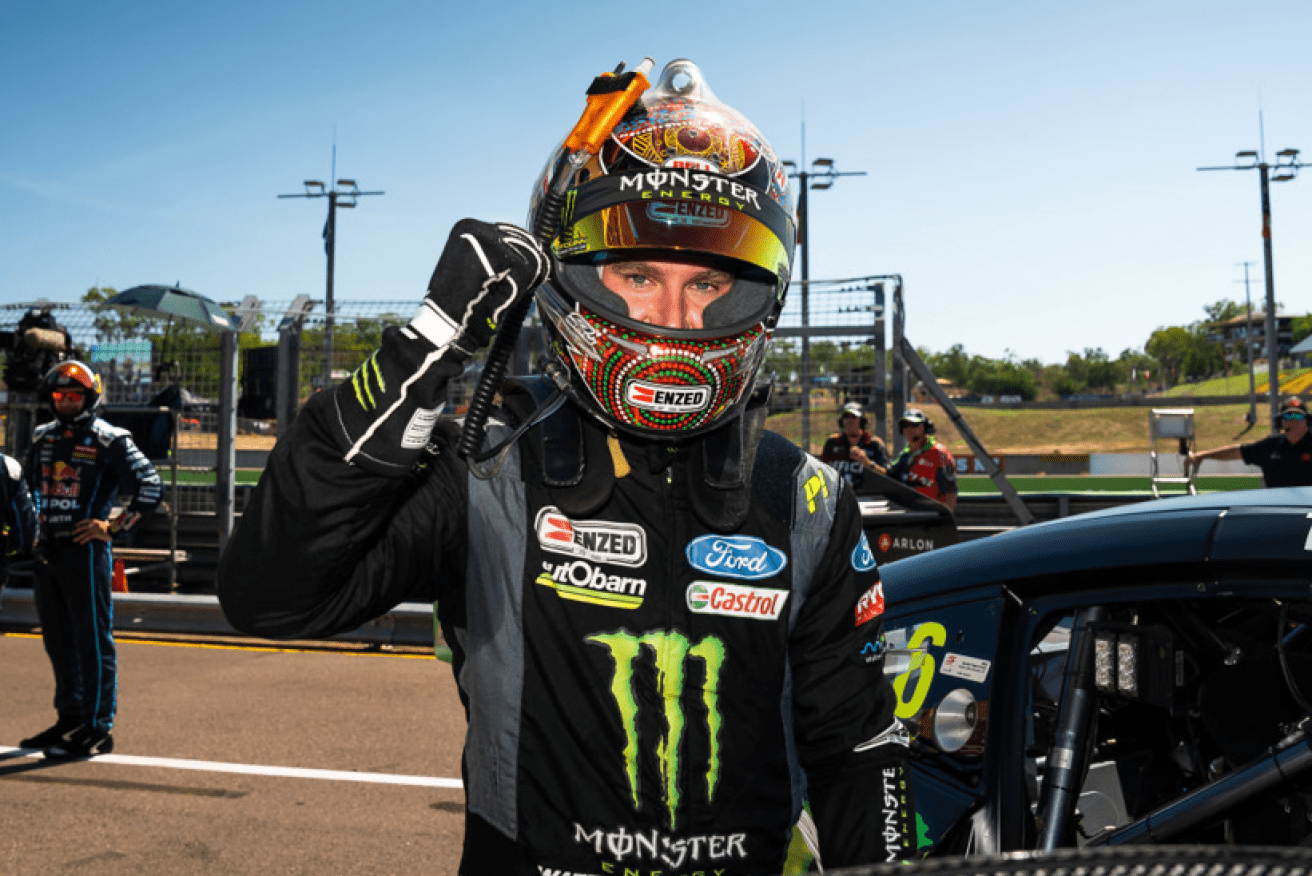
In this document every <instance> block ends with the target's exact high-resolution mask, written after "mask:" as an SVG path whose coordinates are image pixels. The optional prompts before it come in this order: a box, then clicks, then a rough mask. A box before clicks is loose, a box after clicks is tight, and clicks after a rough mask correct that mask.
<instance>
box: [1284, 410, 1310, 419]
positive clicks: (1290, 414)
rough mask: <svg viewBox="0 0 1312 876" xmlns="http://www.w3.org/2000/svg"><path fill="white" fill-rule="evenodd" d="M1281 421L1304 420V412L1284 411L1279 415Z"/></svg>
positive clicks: (1305, 417) (1305, 415) (1305, 416)
mask: <svg viewBox="0 0 1312 876" xmlns="http://www.w3.org/2000/svg"><path fill="white" fill-rule="evenodd" d="M1280 419H1282V420H1306V419H1307V414H1306V413H1305V412H1304V411H1285V412H1284V413H1283V414H1281V415H1280Z"/></svg>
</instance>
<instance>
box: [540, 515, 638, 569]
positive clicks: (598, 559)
mask: <svg viewBox="0 0 1312 876" xmlns="http://www.w3.org/2000/svg"><path fill="white" fill-rule="evenodd" d="M533 529H534V530H535V531H536V532H537V536H538V544H540V545H541V546H542V549H543V550H547V551H551V552H552V553H557V554H565V555H566V556H571V557H582V558H583V559H585V560H592V561H593V562H594V563H615V564H616V565H618V566H641V565H642V564H643V563H645V562H647V532H646V531H645V530H644V529H643V528H642V527H641V526H636V525H634V524H632V523H611V522H610V521H608V520H570V519H569V518H568V517H566V516H565V515H564V514H561V513H560V509H559V508H556V507H555V506H554V505H548V506H547V507H545V508H543V509H542V510H541V511H539V512H538V516H537V519H536V520H534V522H533Z"/></svg>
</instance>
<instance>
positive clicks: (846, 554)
mask: <svg viewBox="0 0 1312 876" xmlns="http://www.w3.org/2000/svg"><path fill="white" fill-rule="evenodd" d="M562 167H563V168H564V170H563V172H566V173H570V174H572V179H571V180H570V192H569V198H568V200H567V204H569V205H570V207H569V209H568V210H567V212H566V213H565V214H563V215H562V216H561V217H560V220H559V222H558V223H556V224H554V225H553V226H552V227H551V229H550V231H551V235H550V236H551V238H552V245H551V248H550V250H549V251H547V252H544V251H543V250H542V249H541V248H539V246H538V244H537V243H536V242H535V241H534V239H533V238H532V237H530V236H529V235H527V234H526V233H525V232H523V231H521V230H519V229H517V228H514V227H512V226H508V225H487V224H484V223H481V222H477V221H474V220H463V221H461V222H459V223H458V224H457V225H456V226H455V228H454V229H453V231H452V232H451V235H450V237H449V239H448V241H447V245H446V248H445V250H444V251H443V253H442V255H441V258H440V259H439V261H438V264H437V268H436V270H435V271H434V273H433V275H432V278H431V280H430V282H429V291H428V295H427V297H426V299H425V300H424V302H423V304H422V305H421V307H420V309H419V312H418V314H417V315H416V316H415V318H414V319H413V320H412V321H411V322H410V323H409V324H408V325H407V326H405V327H404V328H390V329H388V330H387V331H386V332H385V333H384V337H383V342H382V346H381V348H380V349H379V350H378V351H377V352H376V353H375V354H374V355H373V356H372V357H371V358H370V359H369V360H368V361H367V362H366V363H365V364H364V365H363V366H362V367H361V368H360V369H359V370H358V371H357V372H356V373H355V374H354V375H353V376H352V377H351V379H350V380H349V381H347V382H344V383H343V384H342V385H341V386H339V387H337V388H336V389H335V390H334V391H333V392H331V393H322V394H320V395H318V396H316V397H314V398H312V399H311V400H310V401H309V402H307V404H306V406H305V407H304V408H303V409H302V411H301V412H300V414H299V416H298V417H297V419H296V421H295V423H294V425H293V427H292V429H291V431H290V432H289V433H288V434H287V435H285V436H284V437H282V438H281V439H280V440H279V442H278V444H277V446H276V447H275V449H274V451H273V453H272V456H271V459H270V461H269V465H268V467H267V468H266V469H265V471H264V474H263V476H262V478H261V480H260V484H259V486H258V487H257V489H256V491H255V494H254V496H253V498H252V501H251V503H250V504H249V505H248V507H247V510H246V512H245V514H244V515H243V517H242V519H241V522H240V525H239V526H238V528H237V531H236V532H235V534H234V537H233V539H232V540H231V542H230V544H229V546H228V548H227V550H226V551H225V554H224V556H223V558H222V561H221V564H220V571H219V598H220V601H221V604H222V606H223V608H224V611H225V612H226V613H227V616H228V618H229V620H230V621H231V622H232V623H233V624H234V625H235V626H236V627H237V628H238V629H241V630H244V631H246V632H248V633H253V634H257V635H262V636H268V637H305V636H311V637H317V636H328V635H331V634H333V633H335V632H338V631H341V630H346V629H350V628H353V627H355V626H358V625H359V624H361V623H362V622H365V621H367V620H368V619H370V618H373V617H376V616H378V615H379V614H381V613H383V612H385V611H386V610H387V609H389V608H390V607H391V606H393V605H395V604H397V603H398V602H401V601H402V600H424V601H431V600H436V601H437V612H438V618H439V620H440V622H441V625H442V631H443V635H444V638H445V640H446V642H447V644H448V645H450V647H451V649H452V652H453V668H454V671H455V674H456V679H457V681H458V685H459V689H460V692H461V696H462V699H463V701H464V703H465V706H466V710H467V714H468V721H469V724H468V732H467V736H466V740H465V752H464V778H465V791H466V818H465V843H464V855H463V861H462V865H461V871H460V872H462V873H468V874H473V873H497V874H533V876H541V874H542V873H548V872H551V873H579V874H583V873H595V874H601V873H622V872H641V873H644V874H648V873H655V872H660V873H663V874H683V873H693V872H706V873H711V872H720V873H725V874H747V873H751V874H765V873H777V872H779V871H780V870H781V869H782V866H783V861H784V856H785V851H786V846H787V844H788V841H789V834H790V827H791V825H792V824H793V823H794V821H795V820H796V819H797V817H798V815H799V813H800V812H801V808H802V803H803V800H804V798H805V799H809V801H810V805H811V809H812V812H813V814H814V818H815V821H816V823H817V825H818V828H819V837H820V850H821V852H822V854H823V860H824V863H825V865H826V866H829V867H836V866H845V865H855V864H862V863H870V862H884V861H890V860H897V859H900V858H904V857H907V856H909V855H911V854H912V852H913V849H914V841H913V839H912V835H913V830H912V825H913V824H914V812H913V804H912V801H911V799H910V791H909V788H908V786H907V774H906V766H905V757H906V737H905V735H904V733H903V732H902V729H901V727H900V725H899V724H898V723H897V722H896V720H895V719H894V717H893V706H894V698H893V695H892V691H891V688H890V686H889V684H888V682H887V681H886V680H885V678H884V676H883V674H882V664H883V653H882V652H883V632H882V619H881V613H882V611H883V592H882V588H881V585H880V582H879V575H878V571H877V570H876V568H875V563H874V559H873V556H872V554H871V551H870V547H869V545H868V544H867V542H866V540H865V537H864V536H863V534H862V530H861V520H860V513H859V510H858V507H857V503H856V500H855V498H854V496H853V495H852V493H851V491H850V489H849V488H848V487H847V486H845V485H844V484H843V482H842V481H841V479H839V478H838V477H837V476H836V475H835V473H834V472H833V470H832V469H830V468H829V467H827V466H823V465H820V464H818V463H816V462H815V460H813V459H812V458H810V457H808V456H806V455H805V454H803V453H802V452H801V451H800V450H799V449H797V448H796V447H794V446H793V445H792V444H790V443H789V442H787V441H785V440H784V439H782V438H780V437H777V436H775V435H773V434H771V433H768V432H765V431H764V429H763V425H764V418H765V412H766V407H765V403H766V400H767V396H768V388H765V387H757V386H756V385H755V384H756V375H757V371H758V369H759V367H760V365H761V363H762V360H763V355H764V352H765V348H766V345H767V343H768V339H769V336H770V334H771V331H772V329H773V327H774V325H775V321H776V319H777V318H778V315H779V311H780V309H781V308H782V306H783V303H784V297H785V290H786V288H787V283H788V276H789V269H790V265H791V261H792V254H793V243H794V239H795V231H794V225H793V214H792V210H791V203H790V200H789V195H788V189H787V175H786V173H785V170H784V168H783V166H782V164H781V162H780V161H779V160H778V158H777V157H776V156H775V154H774V152H773V151H772V150H771V148H770V146H769V144H768V143H767V142H766V141H765V140H764V138H762V137H761V136H760V134H759V133H758V132H757V131H756V129H755V128H754V127H752V126H751V124H750V123H749V122H748V121H747V120H746V119H745V118H743V117H742V116H741V115H739V114H738V113H737V112H735V111H734V110H732V109H730V108H728V107H727V106H725V105H723V104H722V103H720V102H719V101H718V100H717V99H716V98H715V97H714V95H713V94H712V93H711V92H710V90H709V89H708V88H707V87H706V84H705V81H704V79H703V77H702V75H701V72H700V71H699V70H698V68H697V67H696V66H695V65H693V64H692V63H690V62H688V61H675V62H672V63H671V64H670V65H669V66H667V67H666V68H665V70H664V72H663V73H662V75H661V77H660V79H659V81H658V83H657V85H656V86H655V87H654V88H653V89H652V90H651V91H649V92H647V94H645V95H644V96H643V98H642V100H641V102H640V103H639V104H638V105H637V106H636V107H635V108H634V109H633V110H632V111H631V112H630V113H629V114H628V115H626V116H625V117H624V119H623V120H622V121H621V122H620V123H619V126H618V127H617V128H616V129H615V130H614V132H613V134H612V135H611V136H610V137H609V139H608V140H607V141H606V143H605V144H604V146H603V147H602V148H601V151H600V154H599V155H597V156H595V157H593V158H592V159H590V160H589V161H588V163H587V164H586V165H577V164H568V163H563V162H561V161H560V160H559V155H557V156H553V158H552V160H551V161H549V162H548V164H547V168H548V171H546V172H544V176H543V179H542V180H540V181H539V185H538V187H537V188H536V190H535V191H536V196H535V199H534V205H533V210H534V211H538V210H541V209H543V201H542V199H541V197H540V196H541V195H542V193H543V192H544V191H546V185H547V183H548V178H549V177H551V175H552V172H553V168H562ZM532 218H534V220H535V221H536V220H537V219H538V218H539V216H538V215H537V213H536V212H535V215H534V217H532ZM549 273H550V280H548V281H547V282H546V283H545V285H540V284H543V281H544V279H546V278H547V276H548V274H549ZM539 286H540V288H538V287H539ZM534 288H538V291H537V298H536V300H537V304H538V308H539V312H540V313H541V315H542V318H543V324H544V327H545V330H546V333H547V336H548V339H549V345H550V354H551V357H552V361H551V362H550V363H549V364H548V366H547V371H548V373H549V375H550V377H548V378H536V379H526V380H523V381H520V382H518V383H516V384H511V385H507V386H506V387H505V388H503V403H502V405H501V407H500V408H499V409H498V410H496V411H494V415H493V418H492V420H491V421H490V426H489V427H488V430H487V435H486V440H485V445H484V447H485V453H483V454H481V456H485V457H487V458H486V459H485V460H484V461H482V462H479V461H476V460H469V461H468V462H467V461H465V460H461V459H460V458H458V457H457V455H456V454H455V453H454V452H453V450H452V448H453V446H455V445H456V443H457V441H456V430H457V429H458V426H457V425H456V424H454V423H452V422H450V421H448V420H446V419H444V418H439V415H438V410H439V408H440V407H441V405H442V402H443V399H444V397H445V391H446V384H447V381H449V380H450V379H451V378H453V377H454V376H456V375H458V374H460V372H461V370H462V368H463V367H464V363H465V362H466V361H467V359H468V358H469V356H470V354H471V353H472V352H473V351H475V350H476V349H478V348H479V347H482V346H484V345H485V344H487V342H488V341H489V338H490V336H491V334H492V331H493V329H494V328H495V327H496V325H497V323H498V322H499V320H500V314H501V313H502V311H503V310H504V308H505V307H506V306H507V305H508V304H509V303H510V301H511V300H512V299H513V298H515V297H516V296H519V295H524V294H527V293H528V291H529V290H531V289H534ZM520 430H522V431H520ZM503 445H504V446H503Z"/></svg>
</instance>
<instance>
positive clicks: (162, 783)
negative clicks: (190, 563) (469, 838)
mask: <svg viewBox="0 0 1312 876" xmlns="http://www.w3.org/2000/svg"><path fill="white" fill-rule="evenodd" d="M118 657H119V690H118V717H117V722H116V726H115V728H114V741H115V748H114V752H113V754H112V755H108V756H104V757H99V758H92V759H90V760H85V761H76V762H68V763H54V762H51V761H47V760H44V759H43V758H41V757H40V756H39V755H36V753H35V752H33V753H24V752H23V751H22V750H20V749H18V741H19V740H20V739H21V738H23V737H24V736H29V735H31V734H32V733H35V732H37V731H39V730H42V729H44V728H45V727H47V726H49V725H50V724H51V723H52V722H53V721H54V718H55V713H54V709H53V708H52V706H51V698H52V696H53V691H54V677H53V675H52V673H51V670H50V664H49V661H48V660H47V658H46V655H45V651H44V649H43V647H42V644H41V638H40V635H39V634H35V633H32V632H16V631H13V630H8V631H6V630H0V874H5V876H10V874H45V873H61V874H62V873H81V872H95V873H102V874H118V873H123V874H129V873H131V874H164V873H168V874H175V873H223V874H246V873H250V874H256V873H259V874H267V873H315V874H319V873H334V874H337V873H342V874H353V873H383V872H397V873H404V872H424V873H431V874H454V873H455V872H456V867H457V865H458V863H459V856H460V843H461V835H462V833H463V827H464V817H463V814H462V807H463V801H464V795H463V792H462V790H461V788H460V784H459V778H460V748H461V744H462V740H463V737H464V730H465V718H464V711H463V710H462V708H461V706H460V701H459V698H458V697H457V694H456V688H455V682H454V681H453V679H452V677H451V667H450V666H449V665H448V664H446V663H444V662H441V661H438V660H435V659H433V658H432V656H431V653H430V654H425V653H424V651H423V650H420V649H417V648H415V649H400V648H398V649H396V650H394V651H390V652H386V651H384V652H380V651H378V650H377V649H369V648H367V647H365V646H350V647H334V648H323V647H319V646H316V645H313V644H311V643H306V648H305V649H301V648H297V647H293V646H288V645H286V644H281V645H277V644H273V643H263V642H258V641H254V640H252V641H249V642H246V641H234V640H223V639H216V640H208V641H187V640H184V639H181V638H177V637H174V638H165V637H145V636H123V637H120V638H119V640H118ZM33 755H36V756H33ZM198 762H199V763H198ZM250 767H256V768H259V769H256V770H252V771H242V772H235V771H233V770H238V769H241V770H247V769H248V768H250ZM287 768H291V770H288V769H287ZM297 770H304V771H306V772H297ZM334 772H335V773H345V774H347V775H334ZM416 777H417V778H416ZM351 779H354V780H351ZM407 782H417V784H406V783H407Z"/></svg>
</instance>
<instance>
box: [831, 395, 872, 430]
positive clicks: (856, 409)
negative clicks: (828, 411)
mask: <svg viewBox="0 0 1312 876" xmlns="http://www.w3.org/2000/svg"><path fill="white" fill-rule="evenodd" d="M847 417H856V418H857V419H858V420H860V421H861V428H862V429H864V428H865V427H866V426H867V424H869V422H870V420H869V419H868V418H867V417H866V411H865V408H863V407H861V405H859V404H858V403H856V402H848V403H847V404H845V405H843V408H842V410H840V411H839V412H838V428H840V429H841V428H843V420H844V419H845V418H847Z"/></svg>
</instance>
